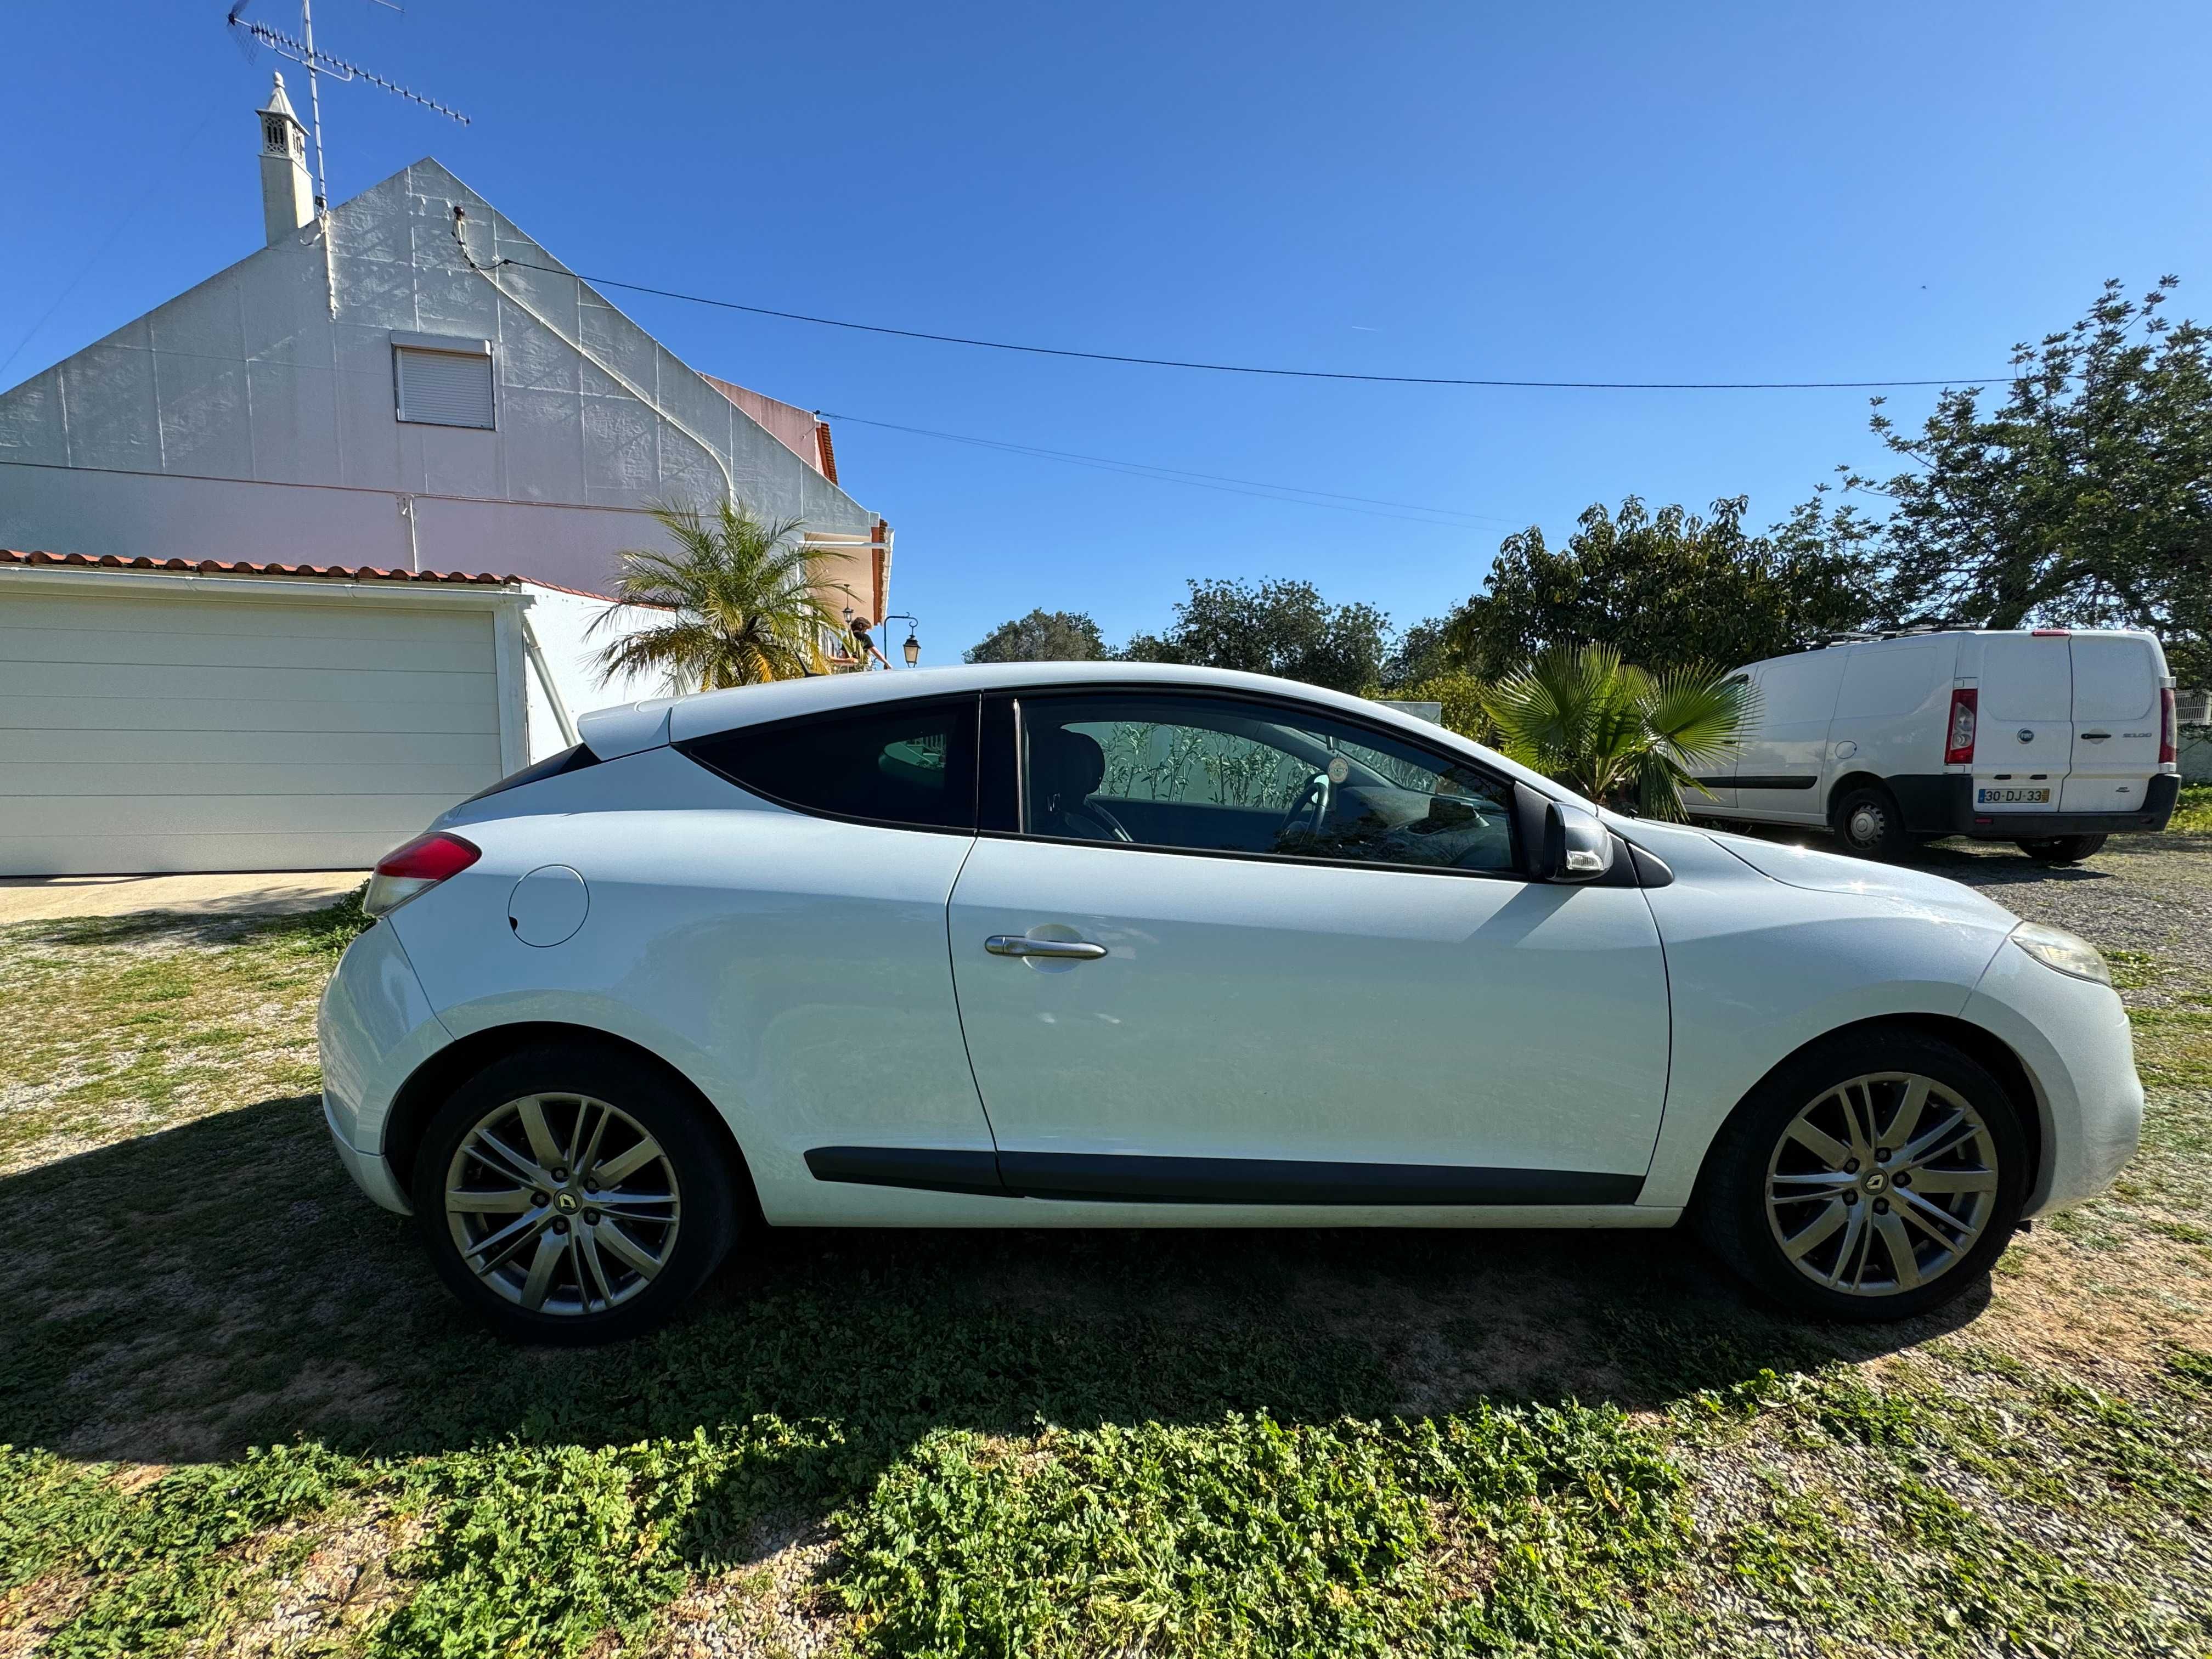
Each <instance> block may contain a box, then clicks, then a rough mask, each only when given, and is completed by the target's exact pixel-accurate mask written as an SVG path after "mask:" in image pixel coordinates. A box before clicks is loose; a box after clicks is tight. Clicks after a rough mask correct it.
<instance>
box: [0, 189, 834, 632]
mask: <svg viewBox="0 0 2212 1659" xmlns="http://www.w3.org/2000/svg"><path fill="white" fill-rule="evenodd" d="M453 204H459V205H460V206H461V207H462V208H463V209H464V210H465V213H466V216H467V225H466V234H467V236H468V241H469V250H468V254H469V257H468V258H465V257H464V254H463V251H462V248H461V246H459V244H458V243H457V241H456V240H455V237H454V231H453V212H452V210H453ZM330 233H331V241H330V246H329V247H328V248H327V249H325V246H324V243H323V229H322V227H321V226H320V225H319V224H318V225H309V226H307V227H306V228H303V229H302V230H301V231H300V232H298V233H297V234H295V236H293V237H292V238H290V239H289V240H286V241H283V242H280V243H278V244H276V245H275V246H270V247H267V248H264V249H262V250H261V251H259V252H256V253H254V254H252V255H250V256H249V257H248V258H245V259H243V260H241V261H240V262H239V263H238V264H235V265H233V266H232V267H231V268H230V269H229V270H225V271H223V272H222V273H220V274H219V275H217V276H214V277H211V278H210V279H209V280H208V281H207V282H205V283H201V284H200V285H199V286H198V287H197V288H195V289H191V290H190V291H189V292H187V293H185V294H184V295H179V297H178V298H176V299H175V300H173V301H170V302H169V303H167V305H164V306H162V307H159V308H158V309H156V310H155V311H153V312H151V313H148V314H147V315H146V316H144V317H143V318H140V319H137V321H135V322H133V323H131V324H130V325H126V326H125V327H124V328H122V329H119V330H118V331H116V332H115V333H114V334H112V335H111V336H109V337H107V338H106V339H105V340H102V341H100V342H99V343H97V344H94V345H93V346H90V347H88V348H87V349H85V350H83V351H81V352H79V353H77V354H76V356H73V357H70V358H69V359H68V360H66V361H65V362H62V363H59V364H58V365H56V366H55V367H54V368H50V369H48V370H46V372H45V373H44V374H40V375H37V376H35V377H33V379H32V380H29V381H27V382H25V383H24V384H23V385H21V386H17V387H16V388H15V389H14V390H13V391H11V392H6V393H4V394H0V545H4V546H12V547H16V548H27V549H43V550H51V551H54V552H82V553H87V554H91V555H94V556H100V555H105V554H118V555H122V556H141V555H146V556H155V557H161V558H176V557H181V558H189V559H210V558H212V559H224V560H234V559H248V560H256V561H283V562H302V561H305V562H313V563H317V564H345V565H360V564H368V565H375V566H380V567H397V568H416V569H426V570H433V569H435V570H471V571H478V570H492V571H498V572H502V573H505V572H510V571H511V572H514V573H517V574H522V575H525V576H528V577H534V578H537V579H538V580H544V581H549V582H554V583H559V584H562V585H563V586H571V587H580V588H586V589H592V590H601V589H604V588H605V586H607V584H608V582H609V580H610V578H611V573H612V570H613V568H614V557H613V556H614V553H615V551H616V550H617V549H619V548H623V547H628V546H640V545H659V544H660V543H661V541H662V538H661V533H660V532H659V527H658V526H655V525H654V524H653V522H652V521H651V520H649V519H647V518H646V517H645V516H644V509H645V508H646V507H647V506H649V505H650V504H652V503H653V502H654V501H696V502H699V503H701V504H702V505H705V504H711V503H712V502H714V501H718V500H720V498H721V497H722V495H724V493H725V492H726V490H734V492H735V494H736V496H737V498H738V500H739V501H741V502H743V503H744V505H745V506H747V507H750V509H751V510H753V511H754V512H755V513H758V514H760V515H762V516H763V517H765V518H769V519H779V520H780V519H801V520H805V523H806V525H807V527H808V529H809V530H810V531H811V532H817V533H821V532H826V533H829V534H831V535H835V536H840V537H861V538H865V537H866V534H867V532H868V530H869V527H870V526H871V525H872V523H873V522H874V518H875V515H874V514H873V513H870V512H868V511H867V510H866V509H865V508H863V507H861V506H860V504H859V503H858V502H856V501H854V500H853V499H852V498H851V497H850V496H848V495H846V494H845V493H844V492H843V491H842V489H838V487H837V486H836V485H835V484H833V483H829V481H828V480H827V479H826V478H824V477H822V476H821V475H820V474H819V473H817V472H816V471H814V470H813V469H812V468H811V467H810V466H808V465H806V464H805V462H804V461H802V460H800V459H799V458H798V457H797V456H795V455H793V453H791V451H790V450H788V449H787V448H786V447H784V446H783V445H782V444H781V443H780V442H778V441H776V439H775V437H773V436H772V435H770V434H769V433H768V432H767V431H766V430H765V429H764V428H762V427H760V426H759V425H758V424H757V423H756V422H754V421H753V420H752V419H751V417H750V416H747V415H745V414H744V412H743V411H742V410H739V409H738V408H737V407H736V406H735V405H734V404H732V403H731V402H730V401H729V400H728V399H727V398H725V397H723V396H722V395H721V394H720V392H716V391H715V390H714V388H713V387H712V386H708V384H707V382H706V381H705V380H702V378H701V377H700V376H699V375H697V374H695V373H693V372H692V371H691V369H690V368H687V367H686V366H685V365H684V363H682V362H679V361H678V359H677V358H676V357H674V356H671V354H670V353H669V352H668V351H667V350H666V349H665V348H664V347H662V346H661V345H660V344H659V343H658V342H656V341H654V340H653V338H652V337H650V336H649V335H647V333H646V332H645V331H643V330H642V329H641V328H639V327H638V326H637V325H635V323H633V322H631V321H630V320H629V319H628V318H627V317H625V316H623V314H622V313H621V312H619V311H617V309H616V308H615V307H613V306H611V304H609V303H608V302H607V301H605V299H604V298H603V297H601V296H600V295H598V294H597V293H595V292H593V291H592V289H590V288H589V287H587V286H586V284H584V283H581V282H580V281H579V280H577V279H576V278H575V277H574V276H568V275H566V274H549V273H546V272H542V271H538V270H526V269H522V268H521V267H520V266H518V265H511V264H510V265H495V261H497V260H499V259H502V258H511V259H515V260H520V261H523V262H525V263H526V264H531V265H547V266H554V267H556V269H557V268H558V266H559V262H558V261H557V260H556V259H554V258H552V256H551V255H550V254H549V253H547V252H545V250H544V248H542V247H540V246H538V245H537V244H536V243H535V242H532V241H531V240H529V239H528V238H527V237H526V236H524V235H523V234H521V232H520V230H518V229H517V228H515V227H514V226H513V224H511V223H509V222H507V220H506V219H504V218H503V217H501V216H500V215H499V214H498V213H497V212H496V211H495V210H493V209H492V208H491V206H490V205H489V204H488V203H486V202H485V201H484V200H483V198H482V197H479V196H477V194H476V192H474V191H471V190H470V189H469V188H468V187H467V186H466V185H463V184H462V183H461V182H460V181H459V179H456V178H454V177H453V174H452V173H448V172H447V170H446V169H445V168H444V167H441V166H440V165H439V164H438V163H437V162H435V161H418V162H416V164H415V165H414V166H413V167H409V168H408V169H406V170H405V171H404V172H403V173H398V174H395V175H394V176H393V177H392V178H390V179H386V180H385V181H384V182H383V183H382V184H380V185H375V186H374V187H373V188H372V189H370V190H368V191H364V192H362V194H361V195H359V196H357V197H354V198H353V199H352V200H351V201H349V202H347V203H345V204H343V205H341V206H340V207H338V208H337V209H335V210H333V211H332V212H331V217H330ZM470 258H473V260H474V261H475V263H476V264H477V265H478V266H482V267H484V268H486V270H487V271H489V274H485V272H482V271H478V270H472V269H471V266H470V263H469V260H470ZM333 291H335V293H336V296H337V315H336V317H335V318H334V317H333V316H332V315H331V295H332V293H333ZM395 331H397V332H401V333H416V334H433V335H446V336H453V337H472V338H475V339H477V340H489V341H490V342H491V343H492V349H493V361H494V367H495V377H496V378H495V401H496V407H497V415H496V418H497V428H496V429H495V430H493V431H489V432H486V431H475V430H469V429H465V428H453V427H438V426H420V425H412V424H408V423H405V422H400V421H399V420H398V418H397V412H396V407H395V401H394V395H393V382H392V335H393V333H394V332H395ZM866 559H867V555H866V552H865V551H863V552H861V553H860V554H859V555H857V556H853V557H850V558H848V559H847V560H845V561H843V562H842V568H840V569H837V570H836V571H834V572H833V573H832V575H833V578H834V580H839V581H842V582H844V583H846V584H848V586H850V587H851V588H852V589H854V591H855V592H859V593H861V594H866V593H868V592H871V586H872V580H873V574H872V571H871V569H870V568H868V565H867V563H866Z"/></svg>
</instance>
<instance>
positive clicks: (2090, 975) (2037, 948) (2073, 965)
mask: <svg viewBox="0 0 2212 1659" xmlns="http://www.w3.org/2000/svg"><path fill="white" fill-rule="evenodd" d="M2012 942H2013V943H2014V944H2015V945H2018V946H2020V948H2021V950H2023V951H2027V953H2028V955H2030V956H2032V957H2034V958H2035V959H2036V960H2037V961H2038V962H2039V963H2042V964H2043V965H2044V966H2045V967H2046V968H2056V969H2057V970H2058V971H2059V972H2060V973H2062V974H2071V975H2073V976H2074V977H2075V979H2087V980H2093V981H2096V982H2097V983H2098V984H2100V985H2110V984H2111V983H2112V969H2110V968H2107V967H2106V965H2105V959H2104V957H2101V956H2100V955H2098V954H2097V947H2096V946H2095V945H2092V944H2090V943H2089V941H2088V940H2087V939H2083V938H2082V937H2081V935H2080V934H2078V933H2068V932H2067V931H2066V930H2065V929H2064V928H2063V927H2045V926H2044V925H2043V924H2042V923H2041V922H2039V921H2023V922H2022V923H2021V925H2020V926H2019V927H2015V928H2014V929H2013V930H2012Z"/></svg>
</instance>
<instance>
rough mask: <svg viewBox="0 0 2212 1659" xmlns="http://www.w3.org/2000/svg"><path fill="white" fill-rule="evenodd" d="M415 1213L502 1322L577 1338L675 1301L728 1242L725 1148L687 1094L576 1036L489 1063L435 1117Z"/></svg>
mask: <svg viewBox="0 0 2212 1659" xmlns="http://www.w3.org/2000/svg"><path fill="white" fill-rule="evenodd" d="M414 1188H415V1190H414V1194H413V1197H414V1200H415V1213H416V1218H417V1220H418V1221H419V1222H420V1224H421V1225H422V1233H423V1237H424V1241H425V1242H426V1243H428V1246H429V1249H430V1254H431V1257H432V1259H433V1261H435V1262H436V1264H437V1267H438V1272H439V1274H440V1276H441V1278H443V1279H445V1281H446V1283H447V1285H448V1286H449V1287H451V1288H452V1290H453V1293H454V1294H455V1295H456V1296H458V1297H460V1299H461V1300H462V1301H463V1302H464V1303H465V1304H468V1306H469V1307H471V1309H473V1310H475V1311H476V1312H477V1313H478V1314H479V1315H481V1316H483V1318H484V1319H485V1320H486V1321H487V1322H489V1324H491V1325H492V1326H493V1328H495V1329H496V1330H498V1331H499V1332H500V1334H502V1335H504V1336H507V1337H510V1338H513V1339H514V1340H520V1341H525V1342H538V1343H549V1344H558V1345H563V1346H574V1345H582V1344H587V1343H594V1342H609V1341H614V1340H619V1339H621V1338H623V1337H628V1336H635V1335H636V1334H640V1333H641V1332H643V1331H647V1330H649V1329H651V1328H653V1327H654V1326H656V1325H658V1324H659V1323H661V1322H663V1321H665V1320H666V1319H667V1318H668V1317H669V1316H671V1315H672V1314H674V1313H675V1312H676V1310H678V1309H679V1308H680V1307H682V1306H683V1304H684V1302H685V1301H686V1300H688V1299H689V1297H690V1295H691V1293H692V1292H693V1291H696V1289H697V1288H698V1287H699V1285H700V1283H701V1282H702V1280H704V1279H706V1277H707V1275H708V1273H712V1272H713V1271H714V1268H715V1267H716V1266H717V1264H719V1263H720V1261H721V1259H722V1257H723V1256H724V1255H726V1253H727V1251H728V1249H729V1247H730V1243H731V1241H732V1237H733V1235H734V1233H735V1231H736V1225H737V1220H738V1206H737V1203H736V1200H735V1197H734V1195H733V1194H732V1190H731V1188H732V1182H731V1179H730V1173H729V1169H728V1164H727V1161H726V1156H725V1154H724V1152H723V1149H722V1148H721V1146H720V1145H719V1144H717V1140H716V1138H715V1136H714V1133H713V1132H712V1130H711V1128H710V1127H709V1126H708V1124H707V1123H706V1122H704V1121H702V1115H701V1109H700V1107H699V1105H698V1103H696V1101H695V1100H694V1099H692V1098H691V1097H690V1096H689V1095H688V1094H686V1093H685V1091H683V1090H682V1089H681V1088H679V1087H678V1085H676V1084H675V1083H673V1082H672V1081H671V1080H670V1079H666V1078H665V1077H662V1076H661V1075H659V1073H656V1072H654V1071H653V1069H652V1068H651V1067H649V1066H639V1065H636V1064H635V1063H633V1062H629V1061H626V1060H622V1059H619V1058H617V1056H615V1055H612V1054H608V1053H606V1052H605V1051H603V1050H599V1049H596V1048H589V1047H585V1046H576V1047H565V1046H564V1047H547V1048H532V1049H529V1050H526V1051H524V1052H522V1053H519V1054H510V1055H508V1056H507V1057H506V1058H504V1059H502V1060H496V1061H495V1062H493V1063H492V1064H491V1065H490V1066H487V1067H485V1068H484V1070H483V1071H482V1072H479V1073H477V1075H476V1076H474V1077H473V1078H471V1079H469V1080H468V1082H466V1083H465V1084H463V1085H461V1087H460V1088H459V1089H458V1090H456V1091H454V1093H453V1097H451V1098H450V1099H449V1100H447V1103H445V1105H444V1106H443V1107H442V1108H441V1109H440V1110H439V1111H438V1113H437V1115H435V1117H434V1118H433V1119H432V1120H431V1121H430V1124H429V1127H428V1130H427V1131H426V1133H425V1134H424V1136H423V1140H422V1146H421V1147H420V1148H419V1149H418V1151H417V1152H416V1158H415V1179H414Z"/></svg>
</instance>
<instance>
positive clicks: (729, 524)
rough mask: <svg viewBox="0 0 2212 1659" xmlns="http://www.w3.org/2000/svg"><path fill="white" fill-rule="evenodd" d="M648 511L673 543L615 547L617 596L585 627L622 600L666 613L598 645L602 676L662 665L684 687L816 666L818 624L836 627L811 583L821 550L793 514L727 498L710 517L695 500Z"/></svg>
mask: <svg viewBox="0 0 2212 1659" xmlns="http://www.w3.org/2000/svg"><path fill="white" fill-rule="evenodd" d="M653 517H654V518H655V519H657V520H659V522H660V526H661V527H662V528H663V529H664V530H665V531H667V532H668V536H669V539H670V540H671V542H672V543H674V544H675V545H674V546H673V547H672V548H667V549H663V548H624V549H623V550H622V551H621V552H619V553H618V554H617V555H616V557H617V559H619V560H620V561H621V568H620V569H619V570H618V571H617V574H616V576H615V582H614V589H615V602H614V603H613V604H612V605H609V606H608V607H607V608H606V609H605V611H601V612H600V613H599V616H598V617H595V618H594V619H593V620H592V626H591V629H590V630H589V631H590V632H591V633H592V634H598V633H600V632H602V631H611V630H612V629H616V628H617V627H619V626H620V623H619V622H618V621H617V619H618V618H622V617H623V607H624V606H626V605H653V606H659V607H662V608H665V610H667V611H669V612H671V615H670V616H669V617H668V619H667V620H666V621H665V622H660V623H653V624H652V625H650V626H647V627H644V628H640V629H635V630H634V631H632V632H630V633H628V634H618V635H617V636H616V637H615V638H613V639H611V640H610V641H608V642H607V644H606V645H605V647H602V648H601V650H600V652H599V658H598V666H599V678H600V680H601V682H602V683H603V684H604V683H605V681H607V680H610V679H612V678H614V677H615V676H616V675H617V674H623V673H637V672H641V671H660V672H662V673H665V674H666V675H667V676H668V677H669V678H670V679H671V681H672V682H673V683H674V684H677V685H678V686H681V687H683V688H684V690H702V691H714V690H721V689H722V688H724V687H726V686H732V685H756V684H760V683H761V682H763V681H765V680H781V679H789V678H793V677H794V676H796V675H800V674H810V673H816V672H818V671H820V670H821V668H822V666H823V653H822V638H823V632H824V630H829V631H830V632H833V633H834V632H835V631H836V629H838V627H839V623H840V618H839V617H838V616H837V614H836V612H835V611H831V610H830V609H829V606H828V605H824V604H823V602H822V600H821V599H820V598H819V596H818V595H817V592H816V589H817V586H818V585H819V583H820V582H821V580H822V574H823V573H822V570H821V568H820V559H821V556H820V555H818V554H817V553H816V552H815V551H814V550H812V549H811V548H809V547H807V546H806V545H805V543H803V542H800V541H799V540H797V539H796V537H797V534H798V531H799V521H798V520H795V519H793V520H787V521H786V522H784V523H781V524H766V523H763V521H761V520H758V519H756V518H754V517H753V516H752V515H751V514H750V513H748V512H746V511H745V509H744V507H739V506H738V505H737V504H736V503H735V502H732V501H723V502H722V503H721V504H720V507H717V508H716V509H715V511H714V515H713V516H712V517H711V518H709V517H708V516H707V515H706V514H705V513H702V512H700V511H699V509H698V508H696V507H655V508H654V509H653ZM629 617H630V618H631V619H634V618H635V612H631V613H629Z"/></svg>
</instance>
